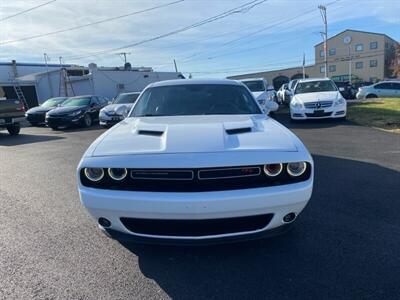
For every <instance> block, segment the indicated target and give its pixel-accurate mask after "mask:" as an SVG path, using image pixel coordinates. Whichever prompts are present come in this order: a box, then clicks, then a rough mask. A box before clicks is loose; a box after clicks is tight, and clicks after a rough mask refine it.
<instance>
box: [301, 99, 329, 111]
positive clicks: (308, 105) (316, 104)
mask: <svg viewBox="0 0 400 300" xmlns="http://www.w3.org/2000/svg"><path fill="white" fill-rule="evenodd" d="M332 104H333V101H315V102H307V103H304V107H305V108H309V109H315V108H327V107H331V106H332Z"/></svg>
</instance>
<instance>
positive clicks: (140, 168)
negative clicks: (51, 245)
mask: <svg viewBox="0 0 400 300" xmlns="http://www.w3.org/2000/svg"><path fill="white" fill-rule="evenodd" d="M276 106H277V104H276V103H275V102H271V105H270V106H269V109H276V108H277V107H276ZM313 173H314V170H313V160H312V158H311V156H310V154H309V152H308V151H307V149H306V148H305V146H304V145H303V143H302V142H301V141H300V140H299V139H298V138H297V137H296V136H295V135H294V134H293V133H292V132H291V131H289V130H288V129H287V128H285V127H284V126H282V125H281V124H279V123H278V122H276V121H274V120H273V119H271V118H270V117H268V116H267V115H266V114H265V113H263V112H262V110H261V107H260V106H259V105H258V103H257V102H256V101H255V99H254V97H253V96H252V95H251V93H250V92H249V90H248V89H247V88H246V87H245V86H244V85H243V84H242V83H239V82H237V81H232V80H173V81H163V82H157V83H153V84H150V85H149V86H148V87H147V88H146V89H145V90H144V92H143V93H142V94H141V96H140V97H139V98H138V100H137V101H136V103H135V105H134V107H133V108H132V110H131V112H130V114H129V116H128V117H127V118H126V119H125V120H123V121H121V122H120V123H118V124H117V125H115V126H114V127H112V128H111V129H109V130H108V131H106V132H105V133H103V134H102V135H101V136H100V137H99V138H97V140H95V141H94V142H93V144H92V145H91V146H90V147H89V148H88V149H87V151H86V152H85V154H84V156H83V158H82V160H81V162H80V163H79V166H78V168H77V177H78V189H79V195H80V199H81V201H82V203H83V205H84V206H85V207H86V209H87V210H88V211H89V213H90V214H91V216H92V217H93V218H94V219H95V220H96V222H97V223H98V225H99V227H100V228H101V229H102V230H103V231H104V232H105V233H107V235H108V236H111V237H113V238H115V239H118V240H126V241H135V242H150V243H151V242H153V243H154V242H155V243H177V242H178V243H190V244H192V243H210V242H211V243H212V242H216V241H218V242H221V241H222V242H224V241H232V240H235V239H243V238H259V237H266V236H270V235H274V234H278V233H281V232H284V231H286V230H287V229H288V227H289V225H290V224H291V223H292V222H293V221H294V220H295V219H296V218H297V216H298V215H299V214H300V213H301V211H302V210H303V208H304V207H305V206H306V204H307V202H308V201H309V199H310V197H311V193H312V188H313Z"/></svg>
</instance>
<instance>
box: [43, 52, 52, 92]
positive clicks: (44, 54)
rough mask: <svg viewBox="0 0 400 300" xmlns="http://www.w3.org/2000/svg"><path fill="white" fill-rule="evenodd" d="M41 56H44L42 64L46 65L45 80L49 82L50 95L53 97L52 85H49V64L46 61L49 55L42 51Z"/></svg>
mask: <svg viewBox="0 0 400 300" xmlns="http://www.w3.org/2000/svg"><path fill="white" fill-rule="evenodd" d="M43 56H44V64H45V65H46V75H47V81H48V83H49V88H50V97H54V95H53V87H52V85H51V80H50V75H49V65H48V64H47V61H48V60H50V57H49V56H48V55H47V53H43Z"/></svg>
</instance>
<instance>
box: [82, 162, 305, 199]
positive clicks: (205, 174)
mask: <svg viewBox="0 0 400 300" xmlns="http://www.w3.org/2000/svg"><path fill="white" fill-rule="evenodd" d="M283 169H284V170H286V164H283ZM104 170H105V172H104V173H105V175H104V177H103V178H102V179H101V180H99V181H97V182H93V181H90V180H88V178H87V177H86V176H85V174H84V170H83V169H82V170H81V172H80V175H81V176H80V177H81V182H82V184H83V185H84V186H87V187H92V188H99V189H108V190H125V191H150V192H203V191H223V190H237V189H248V188H258V187H267V186H276V185H283V184H291V183H296V182H301V181H305V180H307V179H309V178H310V176H311V165H310V164H309V163H307V169H306V172H305V173H304V174H302V175H301V176H298V177H292V176H290V175H289V174H288V173H287V172H286V171H284V172H282V173H281V174H279V175H278V176H275V177H269V176H267V175H265V173H264V172H263V171H262V170H263V165H256V166H235V167H219V168H201V169H128V170H127V172H128V176H126V178H124V179H123V180H120V181H116V180H113V179H112V178H111V177H110V176H109V175H108V174H107V172H106V169H104Z"/></svg>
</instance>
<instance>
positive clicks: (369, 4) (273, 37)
mask: <svg viewBox="0 0 400 300" xmlns="http://www.w3.org/2000/svg"><path fill="white" fill-rule="evenodd" d="M171 1H172V0H165V1H164V0H163V1H155V0H154V1H123V0H119V1H104V0H98V1H94V0H89V1H56V2H54V3H52V4H49V5H47V6H43V7H41V8H40V9H37V10H34V11H32V12H29V13H26V14H23V15H20V16H17V17H14V18H11V19H9V20H6V21H3V22H0V26H1V28H2V29H1V31H0V41H2V42H4V41H7V40H15V39H20V38H24V37H27V36H31V35H36V34H41V33H46V32H51V31H55V30H59V29H63V28H68V27H72V26H78V25H82V24H86V23H88V22H95V21H98V20H100V19H105V18H109V17H113V16H118V15H121V14H125V13H129V12H133V11H137V10H142V9H144V8H147V7H153V6H156V5H159V4H165V3H168V2H171ZM248 1H249V0H236V1H225V0H219V1H218V0H216V1H210V0H205V1H198V0H185V1H184V2H182V3H179V4H175V5H172V6H169V7H165V8H161V9H157V10H154V11H150V12H146V13H143V14H138V15H135V16H131V17H126V18H121V19H118V20H115V21H111V22H107V23H103V24H98V25H95V26H90V27H86V28H82V29H79V30H73V31H69V32H64V33H60V34H57V35H51V36H47V37H42V38H38V39H33V40H29V41H25V42H19V43H11V44H6V45H0V59H2V60H11V59H17V60H24V61H27V60H29V61H41V60H42V59H43V53H44V52H46V53H48V54H49V55H50V56H51V57H52V58H53V61H57V60H58V57H59V56H65V57H67V56H73V55H81V54H82V55H83V54H86V53H91V52H96V51H101V50H104V49H110V48H116V47H119V46H121V45H126V44H130V43H135V42H138V41H141V40H144V39H148V38H150V37H154V36H157V35H159V34H163V33H167V32H170V31H173V30H176V29H179V28H182V27H184V26H187V25H188V24H192V23H195V22H198V21H200V20H202V19H205V18H208V17H211V16H213V15H216V14H218V13H221V12H223V11H225V10H227V9H230V8H232V7H235V6H238V5H240V4H243V3H246V2H248ZM319 3H320V1H316V0H315V1H314V0H312V1H294V0H293V1H290V0H286V1H280V0H279V1H278V0H269V1H267V2H265V3H263V4H261V5H259V6H257V7H255V8H253V9H252V10H250V11H249V12H247V13H240V14H235V15H232V16H230V17H228V18H226V19H222V20H219V21H217V22H214V23H210V24H207V25H205V26H202V27H198V28H195V29H192V30H189V31H186V32H183V33H180V34H177V35H174V36H171V37H168V38H165V39H161V40H158V41H155V42H150V43H146V44H143V45H141V46H138V47H135V48H127V51H128V52H132V55H131V56H130V57H129V59H130V61H131V62H132V63H133V64H134V65H142V64H146V65H150V66H152V65H160V64H161V65H162V64H165V65H167V66H165V67H160V69H161V70H163V69H171V68H172V60H173V58H176V59H177V60H178V61H179V62H180V65H182V66H183V67H184V68H185V69H187V70H193V71H199V70H213V69H216V68H221V69H223V68H225V69H227V68H232V66H233V67H234V66H238V67H239V66H252V65H253V66H254V68H257V67H259V66H260V65H263V63H270V62H271V60H272V61H276V62H277V64H279V63H280V62H284V61H290V60H291V59H293V57H297V56H298V55H299V53H302V52H303V51H305V50H304V49H307V51H308V53H309V55H310V56H311V53H312V46H313V45H314V44H315V43H316V42H319V40H320V37H319V35H318V34H316V33H318V31H320V30H321V29H322V25H321V24H322V21H321V17H320V15H319V12H318V10H317V5H318V4H319ZM0 5H1V11H2V12H3V15H1V16H0V18H1V17H6V16H7V15H12V14H14V13H17V12H19V11H22V10H25V9H27V8H29V7H32V6H35V5H37V2H36V1H7V2H6V1H2V2H1V4H0ZM311 9H315V11H314V12H312V13H309V14H305V15H300V13H301V12H304V11H309V10H311ZM399 10H400V1H391V0H387V1H362V2H360V1H351V0H341V1H338V2H336V3H334V4H332V5H330V6H329V7H328V21H329V23H330V26H331V27H332V28H338V29H340V28H341V26H343V27H344V26H346V27H345V28H342V29H346V28H347V27H351V23H352V21H353V20H355V19H360V18H371V20H374V22H375V24H379V25H380V26H382V28H383V29H384V28H385V26H386V25H387V24H393V23H396V24H399V23H400V19H399V16H398V11H399ZM5 12H6V14H5ZM295 16H297V17H295ZM285 19H288V20H287V21H286V22H282V20H285ZM279 23H281V24H279ZM274 24H276V25H275V26H271V25H274ZM267 26H271V28H267V29H265V30H264V31H262V32H259V33H258V34H255V35H253V36H252V37H251V38H250V37H249V38H245V39H243V40H241V41H240V42H237V43H231V44H229V45H224V44H225V43H226V42H227V41H231V40H234V39H237V38H239V37H243V36H245V35H246V34H249V33H252V32H254V31H257V30H259V29H260V28H263V27H267ZM371 31H374V30H373V29H372V30H371ZM307 33H308V35H307V36H306V37H304V39H303V40H301V41H299V40H297V41H296V37H299V36H300V35H303V34H307ZM285 38H287V41H284V42H282V43H278V42H279V41H282V40H284V39H285ZM396 38H398V36H397V37H396ZM274 42H276V44H275V45H273V43H274ZM263 44H272V45H270V46H266V47H265V49H264V48H263V47H262V45H263ZM258 46H259V47H258ZM251 47H253V48H257V47H258V50H257V49H254V50H251V51H248V50H246V49H249V48H251ZM235 51H237V52H238V53H237V55H236V54H235V53H234V52H235ZM198 53H201V54H198ZM229 53H233V54H229ZM196 54H197V55H196ZM224 54H229V55H224ZM191 56H192V57H193V59H192V61H188V62H187V63H184V61H187V60H188V57H191ZM214 56H218V58H215V59H208V57H214ZM194 58H196V59H194ZM91 61H96V62H97V63H99V64H101V65H120V64H121V62H122V61H121V59H120V58H119V57H118V56H117V55H116V53H113V52H111V53H110V54H108V55H102V56H98V57H91V58H85V59H82V60H76V61H73V62H76V63H80V64H84V65H87V64H88V63H89V62H91Z"/></svg>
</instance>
